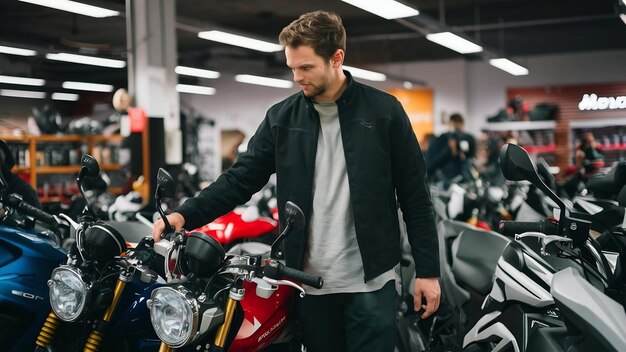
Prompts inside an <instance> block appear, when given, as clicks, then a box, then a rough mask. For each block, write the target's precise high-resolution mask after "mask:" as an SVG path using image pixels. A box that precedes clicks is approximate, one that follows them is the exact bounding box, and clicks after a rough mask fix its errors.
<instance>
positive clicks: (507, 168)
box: [500, 143, 541, 184]
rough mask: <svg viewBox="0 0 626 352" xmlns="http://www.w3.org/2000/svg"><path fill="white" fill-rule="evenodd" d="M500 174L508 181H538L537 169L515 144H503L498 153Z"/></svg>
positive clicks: (533, 182)
mask: <svg viewBox="0 0 626 352" xmlns="http://www.w3.org/2000/svg"><path fill="white" fill-rule="evenodd" d="M500 167H501V168H502V174H503V175H504V177H506V179H507V180H510V181H529V182H530V183H532V184H535V182H537V181H539V182H541V181H540V179H539V174H538V173H537V168H536V167H535V164H533V162H532V160H530V156H528V153H526V151H525V150H524V149H523V148H522V147H520V146H519V145H517V144H511V143H508V144H505V145H504V146H503V147H502V150H501V151H500Z"/></svg>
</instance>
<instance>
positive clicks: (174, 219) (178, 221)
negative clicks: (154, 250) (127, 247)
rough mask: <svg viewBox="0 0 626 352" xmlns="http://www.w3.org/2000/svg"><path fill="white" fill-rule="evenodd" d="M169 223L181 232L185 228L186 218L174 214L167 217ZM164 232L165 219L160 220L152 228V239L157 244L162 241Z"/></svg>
mask: <svg viewBox="0 0 626 352" xmlns="http://www.w3.org/2000/svg"><path fill="white" fill-rule="evenodd" d="M167 221H169V223H170V225H171V226H172V227H174V230H175V231H176V232H178V231H181V230H182V229H183V226H185V218H184V217H183V216H182V215H181V214H180V213H176V212H174V213H171V214H169V215H167ZM163 232H165V223H164V222H163V219H161V218H159V219H158V220H157V221H156V222H155V223H154V226H153V227H152V239H154V242H155V243H156V242H159V241H160V240H161V238H162V237H161V235H162V234H163Z"/></svg>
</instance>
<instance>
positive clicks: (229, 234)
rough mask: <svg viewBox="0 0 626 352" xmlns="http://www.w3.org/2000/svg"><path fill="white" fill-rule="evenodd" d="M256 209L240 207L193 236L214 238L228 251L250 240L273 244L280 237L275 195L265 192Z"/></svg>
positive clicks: (247, 206) (254, 207) (252, 206)
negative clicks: (200, 233)
mask: <svg viewBox="0 0 626 352" xmlns="http://www.w3.org/2000/svg"><path fill="white" fill-rule="evenodd" d="M262 193H263V195H262V197H261V199H260V200H259V201H258V202H257V204H256V205H244V206H240V207H237V208H236V209H235V210H233V211H231V212H230V213H228V214H226V215H224V216H221V217H219V218H217V219H215V220H214V221H213V222H210V223H208V224H206V225H204V226H202V227H199V228H197V229H195V230H193V231H192V232H202V233H205V234H207V235H209V236H211V237H213V238H214V239H215V240H217V242H219V243H220V244H221V245H222V246H224V247H226V249H229V248H230V247H231V246H232V245H234V244H237V243H241V242H246V241H250V240H254V241H258V242H262V243H266V244H270V243H272V241H274V240H275V239H276V236H277V235H278V210H277V209H276V205H275V204H276V198H274V195H273V193H274V192H273V191H272V190H271V189H266V190H264V191H263V192H262Z"/></svg>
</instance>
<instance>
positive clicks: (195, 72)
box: [174, 66, 220, 79]
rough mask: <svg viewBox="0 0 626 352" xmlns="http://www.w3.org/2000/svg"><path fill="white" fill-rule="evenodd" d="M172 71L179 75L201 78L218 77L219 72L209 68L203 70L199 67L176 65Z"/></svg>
mask: <svg viewBox="0 0 626 352" xmlns="http://www.w3.org/2000/svg"><path fill="white" fill-rule="evenodd" d="M174 71H175V72H176V73H177V74H179V75H185V76H194V77H201V78H213V79H215V78H220V73H219V72H216V71H211V70H203V69H199V68H193V67H187V66H176V68H175V69H174Z"/></svg>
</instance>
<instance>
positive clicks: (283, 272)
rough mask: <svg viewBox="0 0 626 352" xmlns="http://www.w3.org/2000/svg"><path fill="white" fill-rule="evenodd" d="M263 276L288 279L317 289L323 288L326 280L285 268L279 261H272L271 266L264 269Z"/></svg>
mask: <svg viewBox="0 0 626 352" xmlns="http://www.w3.org/2000/svg"><path fill="white" fill-rule="evenodd" d="M263 275H264V276H267V277H269V278H272V279H280V278H286V279H291V280H293V281H296V282H299V283H301V284H305V285H308V286H311V287H315V288H322V285H323V284H324V280H323V279H322V278H321V277H319V276H313V275H309V274H307V273H305V272H304V271H300V270H297V269H292V268H289V267H287V266H284V265H283V264H282V263H280V262H278V261H272V263H271V265H266V266H264V267H263Z"/></svg>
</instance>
